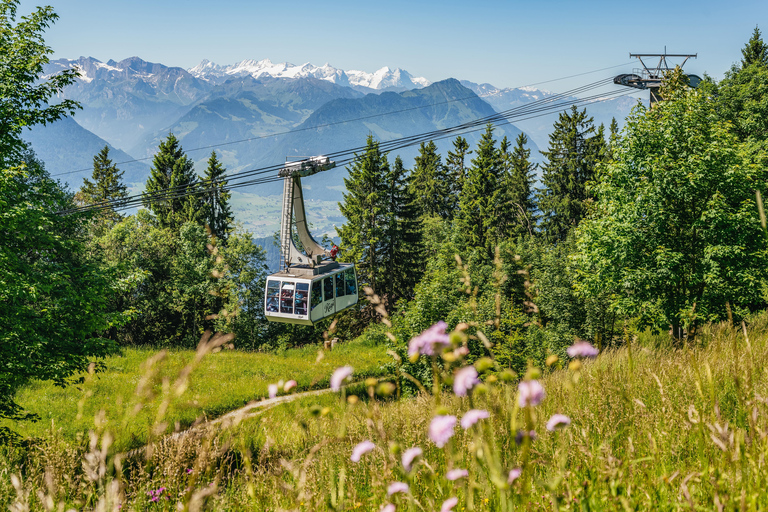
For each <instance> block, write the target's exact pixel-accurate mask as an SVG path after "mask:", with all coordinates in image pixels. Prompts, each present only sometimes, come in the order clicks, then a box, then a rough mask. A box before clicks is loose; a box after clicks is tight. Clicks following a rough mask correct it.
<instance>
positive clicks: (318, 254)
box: [264, 156, 358, 325]
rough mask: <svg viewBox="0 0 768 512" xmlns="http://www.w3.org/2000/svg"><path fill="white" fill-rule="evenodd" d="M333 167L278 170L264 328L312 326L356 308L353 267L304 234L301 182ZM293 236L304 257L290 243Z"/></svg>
mask: <svg viewBox="0 0 768 512" xmlns="http://www.w3.org/2000/svg"><path fill="white" fill-rule="evenodd" d="M335 165H336V164H335V163H334V162H333V161H331V160H329V159H328V157H325V156H316V157H312V158H309V159H306V160H301V161H299V162H292V163H289V164H286V166H285V167H284V168H283V169H281V170H280V173H279V176H281V177H283V178H284V181H283V210H282V217H281V219H280V271H279V272H277V273H275V274H272V275H270V276H269V277H268V278H267V286H266V289H265V290H264V315H265V316H266V317H267V320H269V321H270V322H284V323H291V324H300V325H313V324H314V323H316V322H318V321H320V320H322V319H323V318H328V317H329V316H332V315H334V314H336V313H338V312H340V311H343V310H344V309H347V308H350V307H352V306H354V305H355V304H357V299H358V289H357V273H356V272H355V265H354V264H353V263H339V262H337V261H336V260H335V256H336V254H335V250H326V249H325V248H323V247H322V246H321V245H320V244H318V243H317V242H316V241H315V240H314V239H313V238H312V235H311V234H310V233H309V229H308V228H307V220H306V216H305V213H304V195H303V193H302V189H301V178H303V177H306V176H310V175H312V174H315V173H318V172H321V171H326V170H328V169H331V168H333V167H335ZM294 216H295V220H296V232H297V235H298V237H299V241H300V242H301V245H302V246H303V248H304V252H301V251H299V249H298V248H297V247H296V244H294V242H293V225H292V224H293V223H292V222H291V221H292V218H293V217H294Z"/></svg>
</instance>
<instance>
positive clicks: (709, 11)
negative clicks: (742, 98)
mask: <svg viewBox="0 0 768 512" xmlns="http://www.w3.org/2000/svg"><path fill="white" fill-rule="evenodd" d="M40 3H41V2H39V1H30V0H22V1H21V6H20V11H19V13H20V14H25V13H27V12H29V11H30V10H32V9H33V8H34V6H35V5H39V4H40ZM46 3H47V4H50V5H52V6H53V7H54V9H55V10H56V12H57V13H58V14H59V15H60V16H61V19H60V20H59V21H58V22H57V23H56V24H55V25H54V26H53V27H51V28H50V29H49V30H48V32H47V36H46V41H47V42H48V44H49V45H51V46H52V47H53V49H54V57H55V58H59V57H67V58H76V57H79V56H81V55H84V56H92V57H95V58H97V59H99V60H103V61H106V60H108V59H110V58H111V59H115V60H120V59H123V58H126V57H130V56H134V55H136V56H139V57H141V58H143V59H145V60H148V61H152V62H161V63H163V64H166V65H171V66H181V67H184V68H188V67H191V66H194V65H196V64H197V63H199V62H200V61H201V60H202V59H204V58H206V59H209V60H212V61H214V62H216V63H219V64H232V63H234V62H236V61H239V60H242V59H248V58H252V59H263V58H269V59H271V60H272V61H273V62H282V61H288V62H291V63H294V64H301V63H303V62H311V63H313V64H315V65H322V64H324V63H326V62H328V63H330V64H331V65H333V66H335V67H338V68H342V69H361V70H364V71H369V72H371V71H374V70H376V69H378V68H380V67H382V66H390V67H401V68H403V69H406V70H408V71H409V72H411V73H412V74H414V75H416V76H424V77H426V78H428V79H429V80H432V81H436V80H441V79H443V78H448V77H455V78H459V79H468V80H472V81H474V82H488V83H491V84H493V85H496V86H498V87H515V86H521V85H526V84H530V83H534V82H539V81H543V80H548V79H552V78H557V77H561V76H566V75H572V74H576V73H580V72H582V71H589V70H594V69H598V68H604V67H608V66H613V65H618V64H623V63H629V62H630V61H631V59H629V53H630V52H643V53H652V52H653V53H655V52H660V51H663V49H664V46H665V45H666V47H667V50H668V51H669V52H670V53H688V52H690V53H698V55H699V57H698V59H696V60H692V61H690V62H689V63H688V64H687V65H686V70H687V71H689V72H691V73H697V74H702V73H704V72H708V73H709V74H710V75H712V76H713V77H715V78H720V77H722V73H723V72H724V71H725V70H726V69H728V67H730V65H731V64H732V63H734V62H736V61H738V60H739V59H740V57H741V53H740V51H739V50H740V49H741V47H742V46H743V45H744V43H745V42H746V41H747V39H748V38H749V36H750V35H751V33H752V30H753V28H754V27H755V25H756V24H757V25H760V26H761V29H762V30H763V32H764V33H765V34H766V39H768V1H765V0H762V1H738V0H737V1H732V2H722V1H713V0H704V1H700V2H693V1H681V2H676V1H670V0H668V1H658V0H650V1H645V2H626V1H622V0H612V1H580V2H577V1H565V0H562V1H544V0H542V1H538V2H537V1H535V0H533V1H532V0H529V1H526V2H521V1H517V0H515V1H482V0H478V1H476V2H469V1H466V0H465V1H454V0H443V1H439V2H438V1H419V0H410V1H405V0H390V1H387V2H375V3H374V2H366V1H360V0H356V1H346V0H343V1H331V0H326V1H323V2H319V1H308V0H292V1H282V2H281V1H272V2H261V1H245V0H219V1H210V0H206V1H202V0H185V1H179V0H50V1H49V2H46ZM633 67H636V65H635V64H628V65H627V66H625V68H623V69H622V68H617V69H616V70H611V71H607V72H604V73H603V74H605V75H606V76H607V75H610V74H613V73H614V72H616V73H618V72H621V71H631V69H632V68H633ZM603 74H598V75H595V76H594V77H595V78H597V77H598V76H600V77H602V75H603ZM590 78H591V77H586V78H585V77H580V78H575V79H572V80H570V81H564V82H560V83H555V84H547V85H546V86H542V87H544V88H548V89H550V90H562V89H563V88H566V87H569V86H576V85H579V84H581V83H585V82H586V81H588V80H589V79H590Z"/></svg>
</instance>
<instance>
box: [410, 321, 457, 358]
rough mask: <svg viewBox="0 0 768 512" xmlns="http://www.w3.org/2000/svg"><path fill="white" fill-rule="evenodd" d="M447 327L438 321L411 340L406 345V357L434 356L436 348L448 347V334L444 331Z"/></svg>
mask: <svg viewBox="0 0 768 512" xmlns="http://www.w3.org/2000/svg"><path fill="white" fill-rule="evenodd" d="M447 327H448V325H447V324H446V323H445V322H443V321H442V320H440V321H439V322H437V323H436V324H435V325H433V326H432V327H430V328H429V329H427V330H426V331H424V332H423V333H421V334H419V335H418V336H415V337H413V338H411V342H410V343H409V344H408V356H409V357H413V356H414V355H418V354H423V355H425V356H433V355H435V348H436V347H447V346H449V345H450V340H449V337H448V334H446V332H445V329H446V328H447Z"/></svg>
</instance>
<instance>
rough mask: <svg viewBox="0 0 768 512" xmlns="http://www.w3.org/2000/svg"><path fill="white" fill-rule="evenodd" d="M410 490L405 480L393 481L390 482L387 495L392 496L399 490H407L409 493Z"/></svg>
mask: <svg viewBox="0 0 768 512" xmlns="http://www.w3.org/2000/svg"><path fill="white" fill-rule="evenodd" d="M408 490H409V487H408V484H406V483H405V482H392V483H391V484H389V487H387V496H392V495H393V494H395V493H398V492H405V493H407V492H408Z"/></svg>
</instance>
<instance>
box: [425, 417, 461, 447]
mask: <svg viewBox="0 0 768 512" xmlns="http://www.w3.org/2000/svg"><path fill="white" fill-rule="evenodd" d="M455 426H456V416H448V415H444V416H435V417H434V418H432V422H431V423H430V424H429V438H430V439H431V440H432V442H433V443H435V444H436V445H437V447H438V448H442V447H443V446H445V444H446V443H447V442H448V440H449V439H450V438H451V437H453V428H454V427H455Z"/></svg>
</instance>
